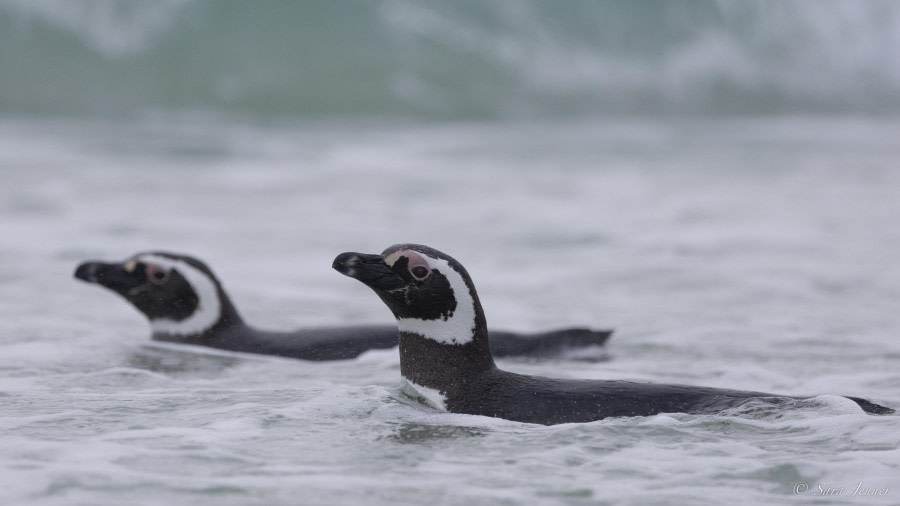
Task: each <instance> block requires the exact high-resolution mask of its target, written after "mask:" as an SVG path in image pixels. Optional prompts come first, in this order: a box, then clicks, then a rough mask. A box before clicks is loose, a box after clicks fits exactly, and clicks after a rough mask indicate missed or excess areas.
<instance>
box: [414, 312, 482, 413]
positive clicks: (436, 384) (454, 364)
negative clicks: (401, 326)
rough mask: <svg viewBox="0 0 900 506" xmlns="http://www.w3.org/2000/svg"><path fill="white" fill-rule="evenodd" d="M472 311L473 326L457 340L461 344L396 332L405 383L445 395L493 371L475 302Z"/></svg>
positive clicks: (480, 317) (479, 313) (480, 314)
mask: <svg viewBox="0 0 900 506" xmlns="http://www.w3.org/2000/svg"><path fill="white" fill-rule="evenodd" d="M474 307H475V325H474V326H473V327H472V329H471V331H468V332H469V334H468V335H465V336H463V335H460V336H459V338H460V339H458V342H461V343H465V344H447V343H445V342H440V341H437V340H435V339H431V338H428V337H425V336H423V335H421V334H417V333H414V332H409V331H407V330H401V331H400V374H401V375H402V376H403V378H404V379H405V380H406V381H408V382H410V383H413V384H415V385H418V386H422V387H426V388H431V389H435V390H437V391H439V392H441V393H442V394H444V395H447V394H448V393H451V392H453V391H455V390H457V389H459V388H461V387H463V386H465V383H466V378H474V377H477V376H478V375H480V374H482V373H484V372H486V371H490V370H492V369H496V365H495V364H494V357H493V356H492V355H491V347H490V342H489V341H488V332H487V323H486V321H485V318H484V312H483V311H482V310H481V304H479V303H478V302H477V299H476V301H475V304H474Z"/></svg>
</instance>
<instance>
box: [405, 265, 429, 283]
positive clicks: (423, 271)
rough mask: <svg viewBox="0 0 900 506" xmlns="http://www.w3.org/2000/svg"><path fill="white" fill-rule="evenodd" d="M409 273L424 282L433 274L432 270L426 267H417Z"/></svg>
mask: <svg viewBox="0 0 900 506" xmlns="http://www.w3.org/2000/svg"><path fill="white" fill-rule="evenodd" d="M409 273H410V274H412V275H413V277H414V278H416V279H419V280H422V279H425V278H427V277H428V275H429V274H431V270H430V269H428V267H425V266H424V265H417V266H415V267H413V268H412V269H410V270H409Z"/></svg>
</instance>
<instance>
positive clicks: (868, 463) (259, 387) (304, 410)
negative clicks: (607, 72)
mask: <svg viewBox="0 0 900 506" xmlns="http://www.w3.org/2000/svg"><path fill="white" fill-rule="evenodd" d="M898 139H900V121H897V120H892V119H872V118H868V119H867V118H864V117H855V116H842V117H830V116H822V115H797V116H781V117H766V116H759V117H743V118H721V117H720V118H708V119H687V118H685V117H679V118H668V119H665V118H649V119H625V118H607V119H592V120H578V119H569V120H558V121H552V120H543V121H540V122H528V121H510V120H504V121H497V122H467V121H452V122H444V123H439V124H438V123H421V122H416V121H394V122H388V121H381V120H377V121H376V120H371V121H362V120H361V121H348V120H316V119H309V118H307V119H296V120H281V119H273V118H268V119H247V118H245V119H242V120H238V119H235V118H224V117H214V116H202V115H200V116H190V115H186V116H183V117H171V116H166V115H162V114H161V115H156V116H154V115H150V116H149V117H143V118H142V119H141V120H140V121H131V120H126V119H110V118H107V119H102V118H94V119H84V118H81V119H60V117H57V118H40V117H25V116H21V117H18V116H14V115H9V114H7V115H5V116H3V117H2V118H0V181H2V184H0V217H2V219H0V484H2V486H0V503H2V504H4V505H31V504H34V505H66V506H70V505H98V504H104V505H106V504H109V505H119V504H129V505H150V504H215V505H217V506H225V505H247V504H259V505H274V504H313V505H319V504H320V505H330V504H376V505H390V504H423V503H431V504H449V505H456V504H459V505H467V506H471V505H480V504H529V505H543V504H573V505H575V504H617V505H619V504H624V505H654V504H659V505H663V504H666V505H667V504H679V505H692V504H711V503H713V504H738V505H741V504H748V505H749V504H836V505H844V504H898V503H900V417H898V416H883V417H873V416H868V415H865V414H863V413H862V412H861V411H860V410H859V409H858V408H857V407H856V406H855V405H854V404H853V403H851V402H849V401H847V400H844V399H842V398H840V397H837V395H838V394H845V395H857V396H863V397H866V398H869V399H871V400H874V401H877V402H880V403H883V404H886V405H889V406H892V407H894V408H900V367H898V365H900V310H898V308H900V306H898V305H900V262H898V252H900V221H898V220H900V198H898V195H900V172H898V171H897V162H898V160H900V142H898ZM398 242H420V243H424V244H428V245H431V246H434V247H436V248H439V249H441V250H443V251H445V252H447V253H449V254H451V255H453V256H454V257H456V258H457V259H458V260H460V261H461V262H462V263H463V264H464V265H465V266H466V267H467V268H468V270H469V272H470V273H471V275H472V277H473V279H474V280H475V283H476V286H477V287H478V289H479V293H480V295H481V299H482V301H483V304H484V307H485V311H486V313H487V318H488V321H489V322H490V324H491V325H492V326H494V327H504V328H510V329H520V330H540V329H545V328H549V327H553V326H558V325H564V324H578V325H589V326H592V327H600V328H605V327H614V328H615V329H616V334H615V335H614V336H613V338H612V340H611V341H610V342H609V345H608V346H607V347H606V348H605V349H601V350H590V351H587V352H578V353H570V354H568V355H566V356H563V357H558V358H554V359H549V360H544V361H531V360H503V361H501V362H500V365H501V367H504V368H506V369H509V370H514V371H518V372H523V373H531V374H538V375H546V376H556V377H566V378H622V379H632V380H638V381H655V382H679V383H688V384H696V385H708V386H716V387H728V388H737V389H748V390H761V391H771V392H777V393H784V394H795V395H813V396H818V397H815V399H813V400H812V401H809V402H802V403H798V404H797V405H796V406H794V408H793V409H789V410H783V409H774V408H772V407H766V406H752V405H751V406H748V407H745V408H742V409H739V410H735V411H733V412H728V413H723V414H721V415H716V416H695V415H684V414H672V415H658V416H652V417H645V418H618V419H608V420H603V421H598V422H594V423H587V424H570V425H559V426H553V427H544V426H536V425H529V424H522V423H515V422H509V421H502V420H497V419H491V418H485V417H477V416H466V415H454V414H446V413H440V412H436V411H434V410H432V409H429V408H427V407H424V406H421V405H417V404H416V403H414V402H413V401H411V400H409V399H407V398H405V397H404V396H403V395H402V394H401V393H400V391H399V389H398V385H399V380H400V376H399V359H398V355H397V352H396V350H384V351H376V352H370V353H367V354H365V355H363V356H362V357H360V358H358V359H355V360H348V361H340V362H330V363H310V362H303V361H295V360H287V359H278V358H267V357H257V356H251V355H241V354H234V353H224V352H217V351H213V350H207V349H202V348H194V347H186V346H177V345H160V344H154V343H152V342H151V341H150V340H149V337H148V336H149V327H148V325H147V323H146V321H144V320H143V318H142V317H141V316H140V315H139V314H138V313H137V312H136V310H134V309H133V308H131V307H130V306H128V305H127V304H126V303H125V302H124V301H122V300H120V299H119V298H118V297H116V296H114V295H113V294H112V293H109V292H107V291H105V290H102V289H99V288H97V287H95V286H89V285H86V284H84V283H80V282H78V281H76V280H75V279H73V278H72V272H73V270H74V268H75V266H76V264H77V263H78V262H80V261H82V260H86V259H95V258H99V259H122V258H124V257H126V256H129V255H131V254H133V253H135V252H137V251H143V250H148V249H165V250H170V251H176V252H185V253H190V254H194V255H196V256H198V257H200V258H202V259H205V260H206V261H208V262H209V264H210V265H211V266H212V267H213V269H214V270H215V271H216V272H217V273H218V274H219V276H220V277H221V279H222V280H223V282H224V284H225V286H226V288H227V290H228V291H229V292H230V293H231V295H232V297H233V299H234V300H235V302H236V304H237V305H238V307H239V309H240V311H241V312H242V314H243V315H244V317H245V318H246V319H247V320H248V321H249V322H250V323H252V324H255V325H257V326H260V327H266V328H271V329H291V328H295V327H302V326H307V325H323V324H354V323H366V322H373V323H388V322H390V321H391V318H390V315H389V312H388V310H387V309H386V308H385V307H384V306H383V304H382V303H381V302H380V301H379V300H378V298H377V297H376V296H375V295H374V294H373V293H371V292H370V291H369V290H368V289H367V288H366V287H364V286H363V285H361V284H360V283H357V282H355V281H353V280H350V279H347V278H345V277H343V276H341V275H340V274H338V273H336V272H334V271H332V269H331V267H330V266H331V261H332V259H333V258H334V257H335V255H337V254H338V253H341V252H344V251H361V252H380V251H381V250H382V249H383V248H385V247H386V246H389V245H391V244H394V243H398ZM858 488H859V491H857V489H858ZM854 493H857V494H858V493H869V494H877V495H875V496H867V497H862V496H859V495H856V496H852V497H850V496H851V495H853V494H854Z"/></svg>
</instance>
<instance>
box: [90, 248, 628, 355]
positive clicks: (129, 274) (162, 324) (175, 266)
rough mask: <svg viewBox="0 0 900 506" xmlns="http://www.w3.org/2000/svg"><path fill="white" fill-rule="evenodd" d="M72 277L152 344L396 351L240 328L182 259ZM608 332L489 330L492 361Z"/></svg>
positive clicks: (337, 334)
mask: <svg viewBox="0 0 900 506" xmlns="http://www.w3.org/2000/svg"><path fill="white" fill-rule="evenodd" d="M75 277H76V278H78V279H81V280H84V281H87V282H88V283H94V284H98V285H100V286H103V287H105V288H108V289H110V290H112V291H113V292H116V293H118V294H119V295H121V296H122V297H124V298H125V299H126V300H127V301H128V302H130V303H131V304H133V305H134V307H136V308H137V309H138V310H139V311H140V312H142V313H143V314H144V316H146V317H147V319H149V320H150V326H151V328H152V330H153V335H152V337H153V339H154V340H158V341H169V342H176V343H184V344H195V345H201V346H210V347H213V348H219V349H224V350H230V351H241V352H247V353H259V354H263V355H278V356H282V357H291V358H300V359H306V360H341V359H348V358H353V357H356V356H358V355H360V354H361V353H363V352H365V351H367V350H371V349H380V348H391V347H393V346H396V345H397V327H395V326H393V325H366V326H362V325H360V326H344V327H321V328H306V329H301V330H297V331H295V332H271V331H265V330H259V329H256V328H253V327H250V326H249V325H247V324H246V323H244V321H243V319H241V317H240V315H239V314H238V312H237V309H235V307H234V304H233V303H232V302H231V300H230V299H229V298H228V295H227V294H226V293H225V290H224V289H223V288H222V284H221V283H220V282H219V280H218V279H217V278H216V276H215V275H214V274H213V272H212V270H210V269H209V267H207V266H206V265H205V264H204V263H203V262H201V261H200V260H197V259H196V258H192V257H190V256H187V255H180V254H173V253H164V252H150V253H140V254H137V255H134V256H133V257H131V258H129V259H127V260H126V261H124V262H121V263H106V262H95V261H92V262H84V263H82V264H81V265H79V266H78V268H77V269H76V270H75ZM610 334H611V331H603V330H599V331H595V330H590V329H583V328H567V329H560V330H553V331H549V332H544V333H536V334H518V333H513V332H502V331H497V332H492V333H491V338H492V340H493V343H494V344H493V351H494V353H495V354H497V355H498V356H509V355H529V356H544V355H549V354H552V353H556V352H559V351H560V350H562V349H565V348H573V347H586V346H592V345H602V344H603V343H605V342H606V340H607V339H608V338H609V336H610Z"/></svg>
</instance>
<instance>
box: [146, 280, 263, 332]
mask: <svg viewBox="0 0 900 506" xmlns="http://www.w3.org/2000/svg"><path fill="white" fill-rule="evenodd" d="M216 292H217V295H218V298H219V318H218V319H217V320H216V321H215V322H213V323H212V325H210V326H209V327H206V328H205V329H202V330H200V331H191V332H178V331H177V327H176V329H174V331H170V328H171V327H172V326H171V325H167V328H166V329H165V330H159V329H158V328H156V326H154V325H153V321H151V322H150V325H151V328H153V334H152V338H153V340H155V341H166V342H175V343H183V344H200V345H209V344H213V343H214V342H215V341H216V339H217V337H218V336H221V335H223V334H226V333H231V332H234V331H236V330H242V329H249V327H248V326H247V324H246V323H244V320H243V318H241V315H240V314H239V313H238V311H237V308H236V307H235V306H234V303H232V302H231V299H230V298H229V297H228V294H226V293H225V290H223V289H222V288H221V287H218V288H217V290H216Z"/></svg>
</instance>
